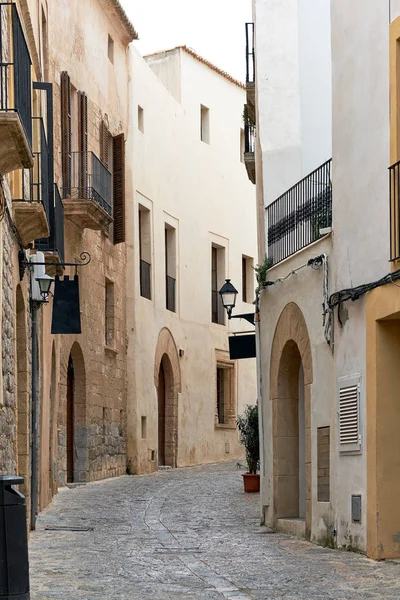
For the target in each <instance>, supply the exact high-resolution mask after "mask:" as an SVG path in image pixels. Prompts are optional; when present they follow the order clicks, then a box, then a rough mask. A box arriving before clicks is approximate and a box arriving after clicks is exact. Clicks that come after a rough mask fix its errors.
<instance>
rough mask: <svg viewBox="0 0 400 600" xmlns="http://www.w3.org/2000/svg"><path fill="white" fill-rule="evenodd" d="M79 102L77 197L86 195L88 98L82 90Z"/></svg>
mask: <svg viewBox="0 0 400 600" xmlns="http://www.w3.org/2000/svg"><path fill="white" fill-rule="evenodd" d="M78 103H79V129H78V144H79V153H80V154H79V188H80V191H79V197H80V198H86V197H87V196H88V190H87V187H88V99H87V95H86V94H85V93H84V92H78Z"/></svg>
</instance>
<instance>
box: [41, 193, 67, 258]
mask: <svg viewBox="0 0 400 600" xmlns="http://www.w3.org/2000/svg"><path fill="white" fill-rule="evenodd" d="M50 215H51V216H50V223H49V225H50V236H49V237H48V238H43V239H41V240H36V241H35V247H36V248H37V249H38V250H42V251H43V252H58V256H59V257H60V260H61V262H64V257H65V254H64V206H63V203H62V200H61V194H60V190H59V189H58V186H57V184H54V210H53V211H50Z"/></svg>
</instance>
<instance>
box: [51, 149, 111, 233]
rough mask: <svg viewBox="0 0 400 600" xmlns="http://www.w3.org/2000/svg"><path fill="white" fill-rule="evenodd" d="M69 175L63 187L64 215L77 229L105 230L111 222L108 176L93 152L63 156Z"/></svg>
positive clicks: (109, 178) (109, 176)
mask: <svg viewBox="0 0 400 600" xmlns="http://www.w3.org/2000/svg"><path fill="white" fill-rule="evenodd" d="M63 161H64V162H65V163H66V164H67V166H68V169H67V170H68V172H69V173H70V177H69V178H68V179H69V181H66V182H65V181H64V185H63V195H62V197H63V205H64V215H65V218H66V219H69V220H70V221H72V223H74V224H75V225H77V226H78V227H80V228H81V229H94V230H95V231H97V230H108V227H109V226H110V224H111V223H112V220H113V219H112V175H111V173H110V171H109V170H108V169H107V167H106V166H105V165H103V163H102V162H101V160H100V159H99V158H97V156H96V155H95V154H94V153H93V152H72V153H71V156H69V155H68V156H67V158H65V157H63Z"/></svg>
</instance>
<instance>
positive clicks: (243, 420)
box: [237, 405, 260, 493]
mask: <svg viewBox="0 0 400 600" xmlns="http://www.w3.org/2000/svg"><path fill="white" fill-rule="evenodd" d="M237 426H238V428H239V434H240V438H239V439H240V443H241V444H243V446H244V447H245V450H246V461H247V469H248V472H247V473H244V474H243V475H242V477H243V483H244V491H245V492H250V493H254V492H259V491H260V475H259V474H258V473H257V470H258V468H259V466H260V440H259V433H258V406H257V405H254V406H249V405H248V406H246V408H245V411H244V413H243V414H242V415H240V416H239V417H238V418H237Z"/></svg>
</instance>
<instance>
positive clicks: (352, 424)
mask: <svg viewBox="0 0 400 600" xmlns="http://www.w3.org/2000/svg"><path fill="white" fill-rule="evenodd" d="M360 387H361V386H360V376H356V377H351V378H350V377H346V378H341V379H339V450H340V452H341V453H346V452H349V453H359V452H361V429H360Z"/></svg>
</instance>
